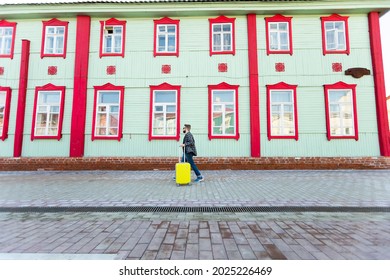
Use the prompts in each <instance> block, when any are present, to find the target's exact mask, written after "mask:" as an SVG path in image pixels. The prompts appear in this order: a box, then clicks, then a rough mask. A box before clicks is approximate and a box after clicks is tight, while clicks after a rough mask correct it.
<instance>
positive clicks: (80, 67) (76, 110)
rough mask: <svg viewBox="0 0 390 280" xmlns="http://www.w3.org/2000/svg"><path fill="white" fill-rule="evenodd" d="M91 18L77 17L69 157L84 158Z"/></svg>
mask: <svg viewBox="0 0 390 280" xmlns="http://www.w3.org/2000/svg"><path fill="white" fill-rule="evenodd" d="M90 30H91V18H90V17H89V16H77V31H76V56H75V64H74V87H73V107H72V124H71V125H72V126H71V130H70V153H69V154H70V156H71V157H82V156H84V142H85V117H86V107H87V82H88V59H89V37H90Z"/></svg>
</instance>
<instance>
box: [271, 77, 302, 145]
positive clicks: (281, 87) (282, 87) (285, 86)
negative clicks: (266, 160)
mask: <svg viewBox="0 0 390 280" xmlns="http://www.w3.org/2000/svg"><path fill="white" fill-rule="evenodd" d="M266 87H267V136H268V141H270V140H272V139H295V140H296V141H298V138H299V133H298V106H297V87H298V86H297V85H290V84H286V83H284V82H280V83H277V84H273V85H267V86H266ZM273 90H276V91H278V90H279V91H283V90H290V91H292V92H293V100H294V109H293V111H294V130H295V135H272V134H271V131H272V129H271V128H272V127H271V119H272V116H271V91H273Z"/></svg>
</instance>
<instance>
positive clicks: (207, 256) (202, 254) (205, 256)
mask: <svg viewBox="0 0 390 280" xmlns="http://www.w3.org/2000/svg"><path fill="white" fill-rule="evenodd" d="M199 259H200V260H213V252H212V251H202V250H201V251H199Z"/></svg>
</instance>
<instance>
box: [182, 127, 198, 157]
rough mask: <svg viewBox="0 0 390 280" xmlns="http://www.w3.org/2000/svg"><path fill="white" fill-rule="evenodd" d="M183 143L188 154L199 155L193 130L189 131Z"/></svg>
mask: <svg viewBox="0 0 390 280" xmlns="http://www.w3.org/2000/svg"><path fill="white" fill-rule="evenodd" d="M183 144H184V145H185V147H184V148H185V152H186V154H190V153H192V154H194V156H197V152H196V147H195V139H194V136H192V133H191V132H187V133H186V135H185V136H184V139H183Z"/></svg>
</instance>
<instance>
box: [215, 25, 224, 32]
mask: <svg viewBox="0 0 390 280" xmlns="http://www.w3.org/2000/svg"><path fill="white" fill-rule="evenodd" d="M221 31H222V27H221V25H220V24H213V32H221Z"/></svg>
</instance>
